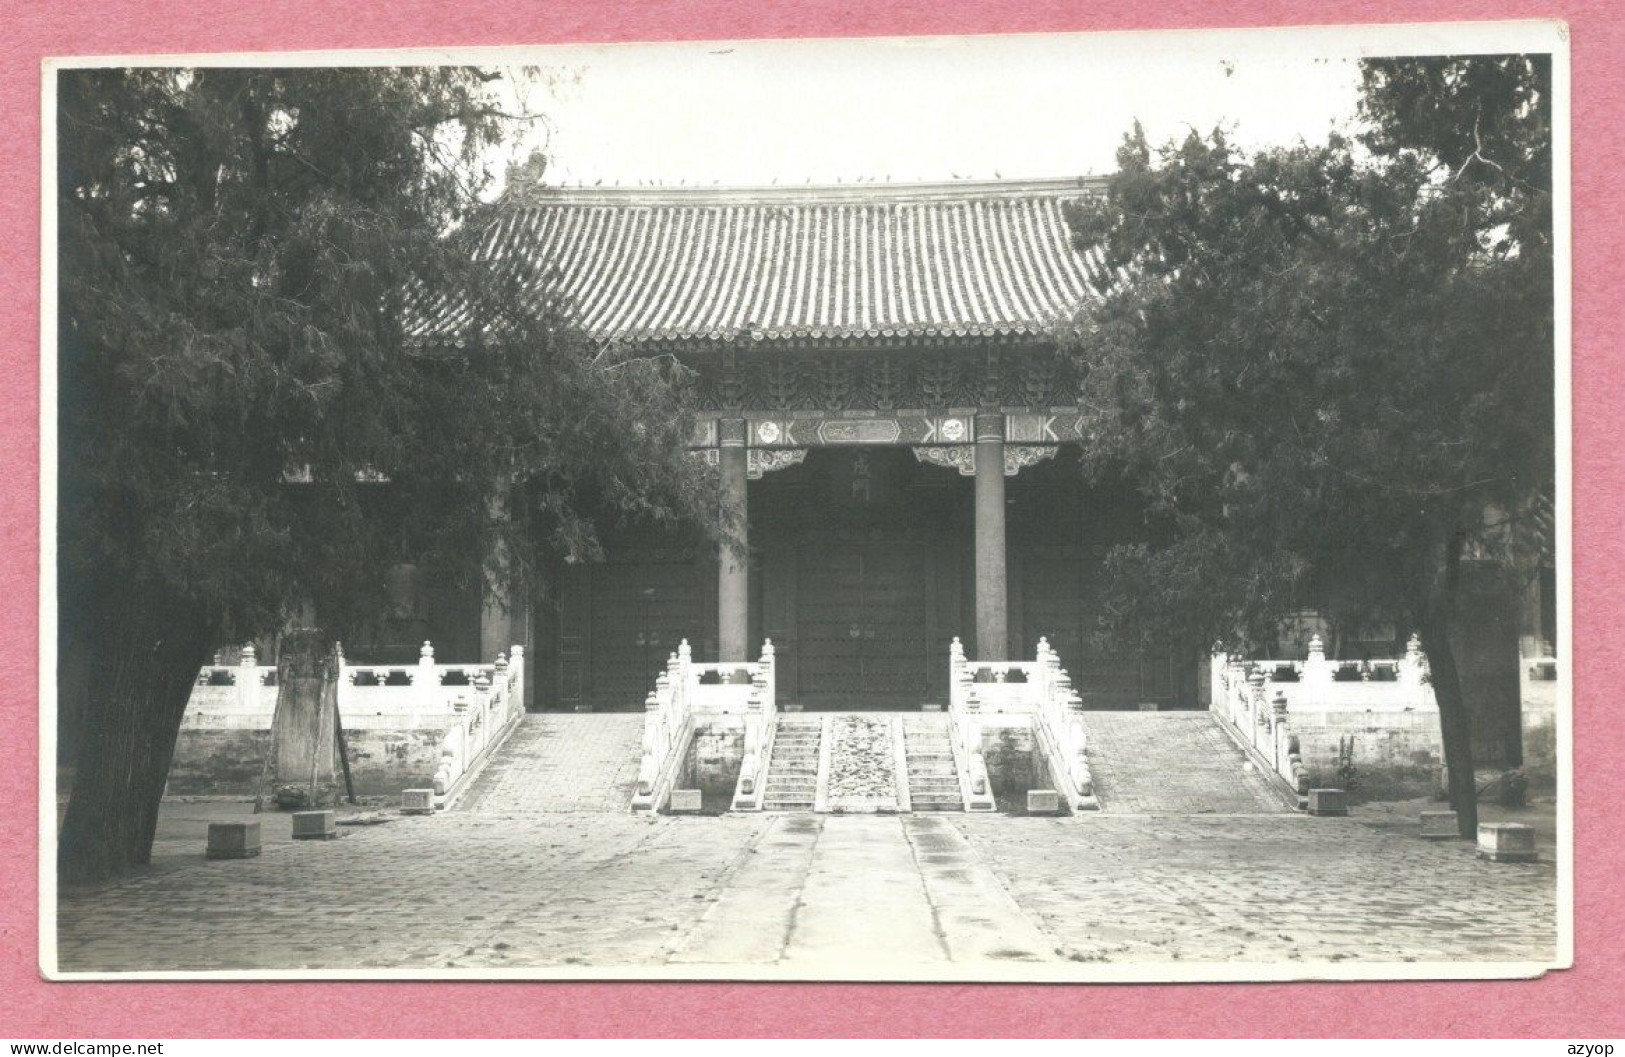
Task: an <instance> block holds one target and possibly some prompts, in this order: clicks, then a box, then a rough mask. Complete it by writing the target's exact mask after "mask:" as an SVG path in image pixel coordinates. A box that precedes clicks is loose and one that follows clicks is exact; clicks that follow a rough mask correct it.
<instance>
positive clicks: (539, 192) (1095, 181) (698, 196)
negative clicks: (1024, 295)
mask: <svg viewBox="0 0 1625 1057" xmlns="http://www.w3.org/2000/svg"><path fill="white" fill-rule="evenodd" d="M1105 186H1106V177H1104V176H1052V177H1036V178H1030V179H1019V180H1015V179H1012V180H1006V179H1002V178H1001V179H994V180H928V181H906V182H905V181H891V180H879V179H871V180H861V181H858V182H855V183H835V184H822V183H821V184H814V183H802V184H785V183H778V184H740V185H729V184H698V185H695V184H656V185H647V184H645V185H637V186H626V185H616V186H610V187H605V186H603V185H602V183H599V184H528V185H523V186H510V187H509V188H507V189H506V190H505V191H504V192H503V194H502V196H501V197H500V198H499V199H498V200H497V201H496V203H494V204H495V206H496V207H497V208H498V209H501V208H502V207H504V206H517V207H521V208H522V207H525V206H536V205H559V204H565V203H568V204H571V205H616V206H629V205H650V206H663V205H686V206H696V205H753V204H768V203H783V204H791V205H814V204H817V205H823V204H826V203H837V202H912V201H941V200H950V201H951V200H964V199H972V198H976V199H989V198H1033V197H1039V196H1043V197H1049V196H1076V195H1080V194H1098V193H1101V192H1102V191H1104V190H1105Z"/></svg>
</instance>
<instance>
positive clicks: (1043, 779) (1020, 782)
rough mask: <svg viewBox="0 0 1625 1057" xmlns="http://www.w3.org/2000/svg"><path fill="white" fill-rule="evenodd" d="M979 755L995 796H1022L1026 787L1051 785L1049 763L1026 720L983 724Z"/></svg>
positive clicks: (1046, 787)
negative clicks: (1012, 722) (985, 766)
mask: <svg viewBox="0 0 1625 1057" xmlns="http://www.w3.org/2000/svg"><path fill="white" fill-rule="evenodd" d="M1019 718H1020V719H1022V720H1028V717H1026V716H1022V717H1019ZM982 759H983V760H984V761H985V762H986V763H987V780H988V784H989V785H990V786H992V787H993V795H994V796H995V797H998V798H1001V799H1002V798H1005V797H1022V798H1024V797H1026V795H1027V790H1029V789H1048V788H1051V786H1050V784H1049V765H1048V764H1047V763H1046V762H1045V760H1044V753H1043V751H1042V750H1041V749H1040V748H1039V745H1038V739H1037V738H1036V737H1035V736H1034V734H1033V729H1032V726H1031V724H1030V722H1023V723H1021V724H1019V725H1018V724H1011V725H1008V726H992V725H988V726H984V727H983V728H982ZM1023 802H1025V801H1023Z"/></svg>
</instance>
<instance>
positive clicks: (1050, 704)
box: [948, 638, 1099, 811]
mask: <svg viewBox="0 0 1625 1057" xmlns="http://www.w3.org/2000/svg"><path fill="white" fill-rule="evenodd" d="M1034 652H1035V657H1034V659H1033V660H1031V661H972V660H968V659H966V657H965V648H964V646H962V645H961V644H960V642H959V640H958V639H954V640H953V642H952V643H951V644H950V645H949V647H948V657H949V661H948V664H949V679H948V701H949V713H950V718H951V725H952V729H953V735H954V751H955V753H956V754H959V753H963V755H962V757H961V758H962V759H963V760H965V766H966V771H967V783H966V784H967V785H968V786H969V792H968V793H967V796H966V803H967V804H968V805H970V808H971V810H973V811H975V810H991V809H992V807H993V796H992V790H991V789H988V788H987V786H986V780H987V766H986V760H985V758H984V754H983V751H982V743H981V731H982V728H983V726H984V725H987V724H990V723H991V724H993V725H997V726H1011V725H1012V724H1014V725H1018V726H1025V727H1028V728H1029V729H1031V731H1032V736H1033V740H1034V743H1035V745H1034V747H1035V748H1036V749H1037V751H1038V752H1040V753H1041V754H1042V756H1043V759H1044V761H1045V764H1046V766H1047V768H1048V770H1049V772H1050V782H1051V784H1052V785H1053V786H1054V788H1055V791H1056V793H1057V794H1058V795H1059V796H1060V797H1062V798H1063V799H1064V800H1065V801H1066V803H1067V806H1068V807H1070V808H1071V809H1072V810H1073V811H1093V810H1095V809H1096V808H1098V806H1099V804H1098V803H1097V801H1096V800H1095V790H1094V779H1093V777H1092V776H1091V775H1090V773H1089V760H1088V755H1087V747H1088V734H1087V731H1086V729H1085V727H1084V723H1083V717H1082V715H1081V712H1082V709H1083V701H1082V699H1081V698H1080V697H1079V696H1078V694H1077V692H1076V691H1075V690H1074V689H1073V688H1072V677H1071V676H1070V675H1068V674H1067V671H1066V669H1065V668H1063V667H1062V666H1061V658H1060V657H1059V656H1058V655H1057V654H1056V652H1055V651H1054V650H1053V649H1051V648H1050V644H1049V640H1048V639H1043V638H1041V639H1039V640H1038V647H1037V649H1036V650H1035V651H1034Z"/></svg>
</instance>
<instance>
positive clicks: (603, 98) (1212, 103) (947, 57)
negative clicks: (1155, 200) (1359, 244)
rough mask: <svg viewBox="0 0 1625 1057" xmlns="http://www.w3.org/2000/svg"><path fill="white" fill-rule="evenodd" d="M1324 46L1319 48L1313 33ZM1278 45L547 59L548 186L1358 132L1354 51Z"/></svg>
mask: <svg viewBox="0 0 1625 1057" xmlns="http://www.w3.org/2000/svg"><path fill="white" fill-rule="evenodd" d="M1320 39H1322V40H1323V41H1324V40H1325V39H1326V38H1325V37H1324V35H1322V37H1321V38H1320ZM1304 43H1305V41H1302V40H1297V41H1294V40H1293V39H1292V38H1290V37H1285V36H1282V35H1279V34H1277V35H1265V34H1258V35H1251V34H1250V35H1246V36H1242V35H1238V34H1222V35H1221V34H1184V33H1181V34H1135V35H1127V34H1113V35H1057V36H1009V37H981V38H919V39H912V40H869V41H810V42H809V41H796V42H745V43H731V44H692V45H690V44H679V45H624V46H618V47H599V48H574V49H561V50H557V51H550V52H548V53H547V54H546V55H545V56H541V55H538V56H537V57H536V59H537V60H539V61H542V62H544V63H546V64H547V67H546V68H547V69H548V71H549V77H550V80H551V81H552V83H551V86H550V87H547V88H536V89H533V90H532V91H531V93H530V95H529V102H530V103H531V105H533V106H534V107H536V108H538V109H541V110H543V111H545V112H546V113H547V114H548V115H549V117H550V123H551V134H550V139H549V142H548V144H547V150H548V153H549V155H550V156H551V162H550V165H549V168H548V172H547V182H548V183H550V184H553V183H559V182H561V181H562V182H567V183H570V184H574V183H576V182H577V181H581V182H584V183H586V184H588V185H592V184H594V183H595V182H596V181H600V180H601V181H602V182H603V185H604V186H612V185H614V184H615V183H616V182H619V183H620V184H621V185H622V186H628V185H631V186H636V185H637V184H638V182H639V181H645V182H653V181H661V182H664V183H665V184H668V185H676V184H679V183H687V184H690V185H692V184H695V183H699V184H711V183H713V182H717V183H721V184H725V185H726V184H769V183H773V182H778V183H781V184H800V183H806V182H808V181H811V182H812V183H834V182H836V181H841V182H848V183H849V182H852V181H853V180H855V179H858V178H862V179H864V180H868V179H871V178H873V179H877V180H881V181H884V180H885V179H886V177H888V176H889V177H890V178H891V179H892V180H893V181H906V180H919V179H924V180H946V179H951V178H953V177H955V176H958V177H961V178H975V179H988V178H993V177H995V176H1004V177H1041V176H1075V175H1080V174H1084V173H1090V172H1096V173H1103V172H1108V171H1110V170H1111V169H1112V168H1113V167H1114V161H1113V154H1114V152H1115V150H1116V148H1117V146H1118V144H1119V143H1120V141H1121V139H1122V136H1123V134H1124V132H1126V131H1127V130H1128V129H1129V128H1130V126H1131V125H1132V123H1133V121H1134V120H1135V119H1136V118H1138V119H1139V120H1140V121H1141V122H1142V123H1143V124H1144V125H1145V126H1146V129H1147V132H1148V133H1149V134H1150V136H1151V138H1152V140H1153V142H1160V141H1161V140H1163V139H1167V138H1170V137H1181V136H1183V135H1184V134H1185V132H1186V130H1187V128H1188V127H1195V128H1197V129H1198V130H1200V131H1202V132H1207V131H1209V130H1211V129H1212V128H1213V127H1214V126H1215V125H1217V124H1223V125H1225V126H1226V128H1227V130H1230V131H1232V132H1233V138H1234V139H1235V140H1236V141H1238V142H1240V143H1241V144H1243V145H1245V146H1249V147H1252V146H1264V145H1268V144H1287V143H1293V142H1296V141H1297V140H1298V139H1299V138H1302V139H1306V140H1309V141H1311V142H1321V141H1324V139H1325V137H1326V134H1327V133H1328V131H1330V130H1331V129H1332V128H1333V126H1334V125H1344V126H1346V125H1348V124H1349V123H1350V122H1351V121H1352V119H1353V117H1354V111H1355V105H1356V100H1357V88H1358V83H1359V75H1358V70H1357V68H1356V64H1355V60H1354V58H1353V54H1352V53H1351V50H1350V49H1349V48H1348V47H1347V46H1346V45H1345V44H1342V43H1340V42H1337V41H1335V40H1333V41H1331V42H1330V44H1329V46H1326V47H1324V48H1320V49H1315V48H1312V47H1311V48H1305V47H1303V46H1302V45H1303V44H1304Z"/></svg>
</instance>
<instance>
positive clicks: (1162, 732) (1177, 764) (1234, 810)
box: [1082, 712, 1292, 815]
mask: <svg viewBox="0 0 1625 1057" xmlns="http://www.w3.org/2000/svg"><path fill="white" fill-rule="evenodd" d="M1082 715H1083V718H1084V725H1085V727H1086V728H1087V730H1088V736H1089V768H1090V771H1091V772H1092V773H1093V775H1094V785H1095V795H1096V796H1097V797H1098V798H1099V799H1100V809H1101V810H1102V811H1104V812H1107V813H1111V814H1143V815H1204V814H1211V815H1260V814H1291V813H1292V812H1291V811H1290V810H1289V809H1288V808H1287V806H1286V803H1285V801H1284V800H1283V798H1282V797H1281V796H1280V795H1279V794H1277V793H1276V792H1275V790H1274V789H1273V788H1272V787H1271V786H1270V785H1269V783H1268V782H1267V781H1266V780H1265V779H1264V776H1263V775H1261V774H1260V773H1258V772H1257V771H1256V770H1249V769H1244V765H1245V764H1246V763H1247V756H1246V754H1245V753H1243V752H1242V751H1241V748H1240V747H1239V746H1237V745H1236V743H1235V742H1234V741H1231V740H1230V736H1229V735H1228V734H1226V733H1225V732H1224V730H1223V729H1221V728H1220V726H1219V724H1218V721H1217V720H1215V719H1214V718H1213V716H1212V715H1211V714H1210V713H1207V712H1085V713H1082Z"/></svg>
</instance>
